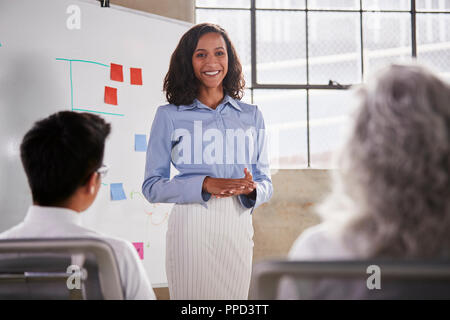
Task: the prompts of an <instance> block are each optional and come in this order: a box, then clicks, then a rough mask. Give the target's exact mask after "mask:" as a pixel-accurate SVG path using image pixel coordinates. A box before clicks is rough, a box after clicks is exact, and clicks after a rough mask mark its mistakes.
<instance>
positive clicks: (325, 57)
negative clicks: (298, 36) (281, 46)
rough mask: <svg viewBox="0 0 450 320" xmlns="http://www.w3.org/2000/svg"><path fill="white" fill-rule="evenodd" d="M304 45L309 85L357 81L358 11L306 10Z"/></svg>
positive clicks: (358, 73)
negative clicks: (306, 40) (306, 25)
mask: <svg viewBox="0 0 450 320" xmlns="http://www.w3.org/2000/svg"><path fill="white" fill-rule="evenodd" d="M308 45H309V48H308V54H309V62H308V64H309V65H308V67H309V83H310V84H328V82H329V80H333V81H337V82H338V83H341V84H353V83H359V82H360V81H361V36H360V15H359V13H354V12H309V13H308Z"/></svg>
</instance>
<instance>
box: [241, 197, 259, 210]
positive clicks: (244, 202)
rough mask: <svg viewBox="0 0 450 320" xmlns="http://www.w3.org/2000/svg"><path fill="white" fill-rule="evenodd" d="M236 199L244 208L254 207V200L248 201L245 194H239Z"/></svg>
mask: <svg viewBox="0 0 450 320" xmlns="http://www.w3.org/2000/svg"><path fill="white" fill-rule="evenodd" d="M238 197H239V201H240V202H241V204H242V206H244V207H245V208H247V209H250V208H253V207H254V206H255V203H256V200H253V199H250V198H249V197H247V196H246V195H245V194H240V195H239V196H238Z"/></svg>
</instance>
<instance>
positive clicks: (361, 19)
mask: <svg viewBox="0 0 450 320" xmlns="http://www.w3.org/2000/svg"><path fill="white" fill-rule="evenodd" d="M359 6H360V7H359V8H360V11H359V32H360V41H361V82H363V79H364V35H363V12H362V0H359Z"/></svg>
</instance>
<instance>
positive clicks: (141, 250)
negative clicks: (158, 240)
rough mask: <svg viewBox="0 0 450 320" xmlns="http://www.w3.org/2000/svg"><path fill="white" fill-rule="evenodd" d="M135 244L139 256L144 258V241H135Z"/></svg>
mask: <svg viewBox="0 0 450 320" xmlns="http://www.w3.org/2000/svg"><path fill="white" fill-rule="evenodd" d="M133 246H134V247H135V248H136V251H137V252H138V254H139V258H141V260H144V243H143V242H133Z"/></svg>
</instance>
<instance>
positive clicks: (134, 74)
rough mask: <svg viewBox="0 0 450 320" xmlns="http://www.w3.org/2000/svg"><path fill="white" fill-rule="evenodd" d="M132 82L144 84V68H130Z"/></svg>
mask: <svg viewBox="0 0 450 320" xmlns="http://www.w3.org/2000/svg"><path fill="white" fill-rule="evenodd" d="M130 82H131V84H135V85H139V86H142V69H140V68H130Z"/></svg>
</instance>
